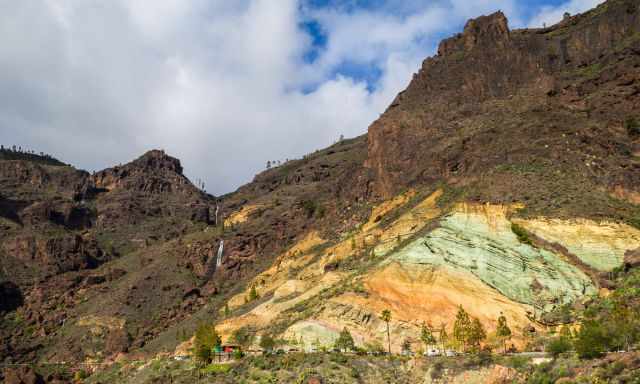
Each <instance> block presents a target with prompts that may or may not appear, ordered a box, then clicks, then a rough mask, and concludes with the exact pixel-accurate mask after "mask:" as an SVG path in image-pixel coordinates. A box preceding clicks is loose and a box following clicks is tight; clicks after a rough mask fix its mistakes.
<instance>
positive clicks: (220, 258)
mask: <svg viewBox="0 0 640 384" xmlns="http://www.w3.org/2000/svg"><path fill="white" fill-rule="evenodd" d="M223 251H224V240H220V246H219V247H218V258H217V259H216V268H220V266H222V252H223Z"/></svg>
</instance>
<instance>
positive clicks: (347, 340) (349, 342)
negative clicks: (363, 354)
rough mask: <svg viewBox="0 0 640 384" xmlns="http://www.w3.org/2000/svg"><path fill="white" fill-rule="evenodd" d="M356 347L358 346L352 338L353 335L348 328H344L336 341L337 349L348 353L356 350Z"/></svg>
mask: <svg viewBox="0 0 640 384" xmlns="http://www.w3.org/2000/svg"><path fill="white" fill-rule="evenodd" d="M355 347H356V345H355V343H354V341H353V337H352V336H351V333H350V332H349V330H348V329H347V327H344V328H343V329H342V332H340V336H339V337H338V340H336V343H335V348H337V349H339V350H340V351H345V352H346V351H349V350H354V349H355Z"/></svg>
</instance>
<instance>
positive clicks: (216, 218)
mask: <svg viewBox="0 0 640 384" xmlns="http://www.w3.org/2000/svg"><path fill="white" fill-rule="evenodd" d="M218 209H219V207H218V203H216V221H215V223H216V227H217V226H218Z"/></svg>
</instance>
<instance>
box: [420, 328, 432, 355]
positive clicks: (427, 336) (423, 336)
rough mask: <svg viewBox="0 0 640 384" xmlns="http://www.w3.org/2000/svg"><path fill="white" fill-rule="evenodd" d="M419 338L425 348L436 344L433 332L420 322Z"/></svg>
mask: <svg viewBox="0 0 640 384" xmlns="http://www.w3.org/2000/svg"><path fill="white" fill-rule="evenodd" d="M420 340H422V342H423V343H424V346H425V348H427V349H428V348H429V347H430V346H432V345H434V344H436V338H435V337H433V333H431V330H430V329H429V328H427V326H426V324H424V323H423V324H422V329H421V330H420Z"/></svg>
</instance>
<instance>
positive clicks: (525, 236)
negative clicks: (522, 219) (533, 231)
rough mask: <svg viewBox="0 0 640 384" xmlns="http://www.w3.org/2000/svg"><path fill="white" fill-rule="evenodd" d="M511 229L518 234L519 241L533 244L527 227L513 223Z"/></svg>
mask: <svg viewBox="0 0 640 384" xmlns="http://www.w3.org/2000/svg"><path fill="white" fill-rule="evenodd" d="M511 231H512V232H513V233H514V234H515V235H516V237H517V238H518V241H520V242H521V243H523V244H527V245H533V242H532V241H531V238H530V237H529V232H527V230H526V229H524V228H522V227H521V226H520V225H518V224H516V223H511Z"/></svg>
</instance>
